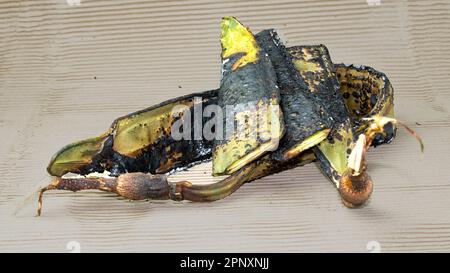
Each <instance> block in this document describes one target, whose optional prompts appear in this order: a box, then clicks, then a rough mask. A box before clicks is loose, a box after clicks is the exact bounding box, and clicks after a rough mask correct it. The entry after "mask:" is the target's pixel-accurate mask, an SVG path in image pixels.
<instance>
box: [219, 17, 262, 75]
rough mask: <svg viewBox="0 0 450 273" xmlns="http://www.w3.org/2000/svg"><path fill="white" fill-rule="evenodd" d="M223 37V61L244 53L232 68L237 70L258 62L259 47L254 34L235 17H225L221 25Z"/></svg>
mask: <svg viewBox="0 0 450 273" xmlns="http://www.w3.org/2000/svg"><path fill="white" fill-rule="evenodd" d="M220 29H221V31H222V36H221V38H220V42H221V44H222V59H223V60H225V59H227V58H229V57H230V56H232V55H234V54H237V53H244V56H242V57H241V58H240V59H239V60H238V61H236V62H235V63H234V65H233V67H232V70H236V69H238V68H239V67H243V66H245V65H247V64H248V63H254V62H256V61H257V60H258V54H259V50H260V49H259V46H258V43H257V42H256V39H255V37H254V36H253V34H252V33H251V32H250V30H248V29H247V28H246V27H245V26H243V25H242V24H241V23H239V21H238V20H236V18H234V17H224V18H223V19H222V22H221V23H220Z"/></svg>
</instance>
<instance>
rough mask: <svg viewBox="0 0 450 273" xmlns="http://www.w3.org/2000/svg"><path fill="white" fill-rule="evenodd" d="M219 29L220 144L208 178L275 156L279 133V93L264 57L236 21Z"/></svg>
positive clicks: (224, 22)
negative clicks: (220, 34)
mask: <svg viewBox="0 0 450 273" xmlns="http://www.w3.org/2000/svg"><path fill="white" fill-rule="evenodd" d="M221 29H222V37H221V45H222V81H221V86H220V89H219V106H220V107H221V108H222V109H224V110H225V115H224V116H225V119H224V124H225V125H224V126H223V128H224V136H223V139H218V137H216V140H215V145H214V150H213V175H223V174H231V173H233V172H235V171H237V170H239V169H240V168H242V167H243V166H245V165H247V164H249V163H250V162H252V161H254V160H256V159H257V158H259V157H260V156H262V155H263V154H265V153H267V152H268V151H274V150H276V149H277V148H278V144H279V141H280V138H281V137H282V135H283V133H284V123H283V114H282V112H281V108H280V90H279V88H278V86H277V77H276V74H275V71H274V69H273V67H272V64H271V62H270V59H269V57H268V55H267V53H266V52H265V51H264V50H263V49H262V48H261V47H260V46H259V45H258V43H257V41H256V39H255V37H254V36H253V34H252V33H251V32H250V31H249V30H248V29H247V28H246V27H244V26H243V25H242V24H240V23H239V22H238V21H237V20H236V19H235V18H233V17H225V18H223V19H222V23H221Z"/></svg>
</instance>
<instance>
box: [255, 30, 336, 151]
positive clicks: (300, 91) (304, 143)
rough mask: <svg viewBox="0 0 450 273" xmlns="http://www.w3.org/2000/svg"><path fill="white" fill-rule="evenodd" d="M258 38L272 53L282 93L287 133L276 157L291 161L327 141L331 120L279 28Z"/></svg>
mask: <svg viewBox="0 0 450 273" xmlns="http://www.w3.org/2000/svg"><path fill="white" fill-rule="evenodd" d="M256 38H257V41H258V43H259V45H260V46H261V48H263V49H264V50H265V51H266V52H267V53H268V55H269V58H270V61H271V63H272V65H273V67H274V70H275V73H276V78H277V84H278V86H279V87H280V92H281V109H282V111H283V118H284V126H285V134H284V136H283V138H282V139H281V142H280V146H279V148H278V150H277V151H276V152H275V153H274V156H275V157H276V158H277V159H278V160H288V159H290V158H293V157H295V156H297V155H298V154H299V153H301V152H303V151H305V150H307V149H309V148H311V147H313V146H315V145H317V144H318V143H320V142H321V141H322V140H324V139H325V138H326V137H327V135H328V133H329V131H330V128H331V125H332V123H331V119H330V118H329V114H328V112H327V111H325V110H324V106H323V103H324V102H323V101H321V100H320V99H318V98H317V97H316V96H314V95H313V94H312V91H311V90H309V88H310V87H309V86H308V85H307V83H306V78H305V77H304V76H303V75H302V74H300V73H299V72H298V71H297V70H296V68H295V66H294V63H293V59H292V56H291V55H290V54H289V52H288V50H287V49H286V47H285V46H284V45H283V43H282V41H281V39H280V38H279V36H278V34H277V33H276V31H275V30H271V29H270V30H263V31H261V32H260V33H258V34H257V35H256ZM326 103H327V104H330V103H333V102H330V101H326Z"/></svg>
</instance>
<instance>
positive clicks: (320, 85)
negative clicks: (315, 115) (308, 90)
mask: <svg viewBox="0 0 450 273" xmlns="http://www.w3.org/2000/svg"><path fill="white" fill-rule="evenodd" d="M302 49H307V50H308V51H309V52H310V53H311V59H309V61H310V62H314V63H317V64H318V65H319V67H322V68H326V69H327V70H328V71H324V74H323V80H319V81H316V82H317V84H316V86H315V91H314V94H313V95H314V97H315V98H317V99H318V100H319V101H320V102H321V105H322V106H323V107H324V108H325V110H326V112H327V113H328V115H329V116H330V117H331V118H332V120H333V125H339V124H342V123H344V122H346V121H347V120H348V118H349V112H348V110H347V106H346V105H345V101H344V98H343V96H342V93H341V92H340V91H339V82H338V80H337V77H336V74H335V73H336V72H335V68H334V65H333V62H332V60H331V56H330V53H329V51H328V48H327V47H326V46H324V45H318V46H294V47H291V48H289V52H290V54H295V52H297V51H301V50H302ZM324 70H325V69H324ZM328 72H331V73H328ZM308 76H309V75H307V77H308ZM312 80H314V79H312Z"/></svg>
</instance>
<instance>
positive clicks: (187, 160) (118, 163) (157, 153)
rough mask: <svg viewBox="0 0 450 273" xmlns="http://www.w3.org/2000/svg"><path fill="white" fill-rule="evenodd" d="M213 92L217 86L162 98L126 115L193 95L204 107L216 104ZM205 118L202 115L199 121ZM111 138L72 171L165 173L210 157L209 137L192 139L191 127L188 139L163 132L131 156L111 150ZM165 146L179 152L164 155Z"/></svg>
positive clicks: (82, 173)
mask: <svg viewBox="0 0 450 273" xmlns="http://www.w3.org/2000/svg"><path fill="white" fill-rule="evenodd" d="M217 94H218V92H217V90H212V91H206V92H203V93H194V94H190V95H187V96H183V97H179V98H175V99H171V100H168V101H165V102H163V103H161V104H158V105H156V106H152V107H150V108H147V109H145V110H142V111H139V112H135V113H132V114H130V115H128V116H132V115H135V114H139V113H142V112H144V111H150V110H152V109H155V108H158V107H161V106H163V105H166V104H169V103H172V102H174V101H177V100H183V99H188V98H194V97H200V98H202V107H203V108H205V107H207V106H208V105H216V104H217ZM190 112H191V121H193V120H194V117H193V115H194V109H193V108H191V109H190ZM209 119H210V118H207V117H203V124H205V122H206V121H207V120H209ZM191 124H193V122H192V123H191ZM113 141H114V137H113V135H112V134H111V135H110V136H109V137H108V138H107V139H106V141H105V142H104V144H103V149H102V151H101V152H100V153H99V154H97V155H96V156H95V157H94V158H93V160H92V163H91V164H89V165H87V166H86V167H84V168H82V169H80V170H78V171H74V173H78V174H81V175H86V174H89V173H93V172H99V173H101V172H103V171H105V170H106V171H109V172H110V173H111V174H110V175H111V176H119V175H120V174H122V173H127V172H148V173H151V174H156V173H167V172H170V171H172V170H174V169H177V168H186V167H188V166H191V165H194V164H199V163H201V162H205V161H208V160H210V159H211V154H212V147H213V140H207V139H201V140H195V139H194V130H192V135H191V140H174V139H173V138H172V137H171V136H170V135H168V136H164V137H162V138H160V139H159V140H158V141H157V142H156V143H154V144H153V145H152V146H150V147H148V148H147V149H146V150H144V151H143V152H142V153H141V154H140V155H138V156H137V157H135V158H133V157H128V156H125V155H122V154H119V153H117V152H115V151H114V150H113ZM167 147H170V148H171V149H170V151H172V153H173V152H174V151H175V152H179V156H178V157H177V158H168V156H167V152H166V148H167ZM168 160H171V162H168ZM163 166H165V167H163Z"/></svg>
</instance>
